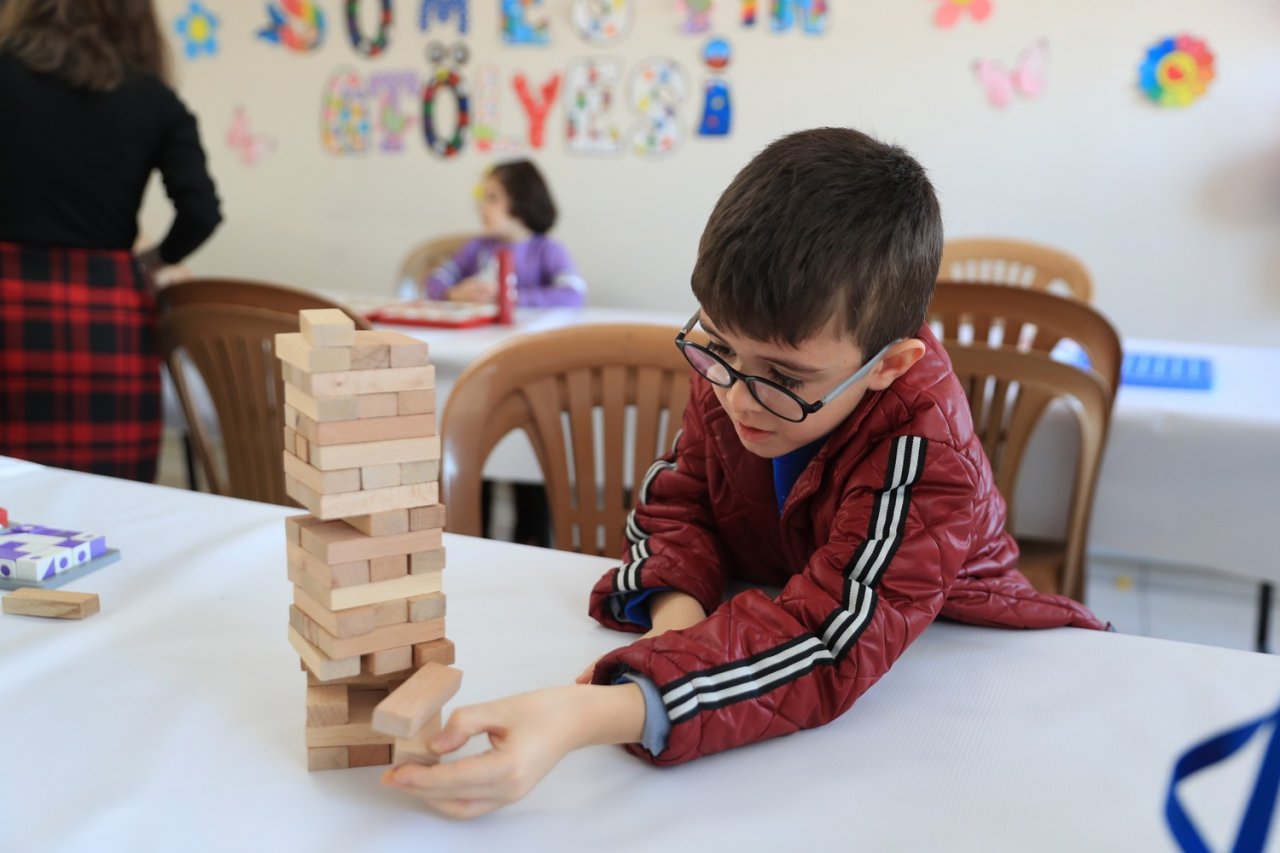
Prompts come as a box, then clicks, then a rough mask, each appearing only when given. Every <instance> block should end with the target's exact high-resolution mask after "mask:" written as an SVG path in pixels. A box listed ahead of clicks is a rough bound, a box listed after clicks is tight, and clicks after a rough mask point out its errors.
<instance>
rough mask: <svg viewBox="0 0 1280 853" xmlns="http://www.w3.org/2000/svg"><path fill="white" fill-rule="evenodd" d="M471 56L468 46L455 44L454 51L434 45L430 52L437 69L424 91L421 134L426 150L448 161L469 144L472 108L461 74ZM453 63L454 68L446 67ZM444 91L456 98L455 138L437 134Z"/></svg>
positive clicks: (434, 68) (433, 43) (433, 70)
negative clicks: (438, 103)
mask: <svg viewBox="0 0 1280 853" xmlns="http://www.w3.org/2000/svg"><path fill="white" fill-rule="evenodd" d="M468 55H469V54H468V53H467V48H466V46H465V45H462V44H455V45H454V46H453V49H452V50H446V49H445V47H444V46H443V45H441V44H438V43H436V42H432V43H431V44H430V45H429V46H428V48H427V58H428V59H429V60H430V61H431V64H432V65H433V66H434V67H433V68H432V70H431V75H430V78H429V79H428V81H427V84H426V85H425V86H423V87H422V134H423V136H424V137H425V138H426V140H427V147H428V148H430V149H431V150H432V151H433V152H434V153H435V154H436V155H438V156H440V157H443V158H445V159H448V158H450V157H456V156H458V155H459V154H460V153H462V149H463V148H464V147H465V146H466V144H467V128H468V127H469V126H470V124H471V107H470V101H469V100H468V98H467V90H466V88H465V87H464V86H463V82H462V75H461V74H460V73H459V70H460V68H461V66H462V65H464V64H465V63H466V61H467V58H468ZM450 60H452V62H453V67H450V66H449V65H447V64H446V63H447V62H448V61H450ZM445 90H448V91H449V93H450V94H452V95H453V98H454V102H455V104H456V106H457V118H456V119H455V124H454V128H453V134H452V135H451V136H449V137H445V136H443V135H441V134H439V133H437V131H436V122H435V113H436V98H437V97H439V96H440V94H441V93H442V92H443V91H445Z"/></svg>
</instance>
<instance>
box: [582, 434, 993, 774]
mask: <svg viewBox="0 0 1280 853" xmlns="http://www.w3.org/2000/svg"><path fill="white" fill-rule="evenodd" d="M947 457H950V458H947ZM940 460H941V461H940ZM975 477H976V472H974V471H973V470H972V469H971V468H970V466H969V465H968V464H967V463H965V461H964V460H962V459H959V458H957V454H956V453H955V451H954V450H952V449H951V448H949V447H946V446H943V445H940V444H930V443H929V442H927V441H926V440H925V439H923V438H921V437H913V436H899V437H897V438H894V439H892V440H888V441H885V442H884V444H883V446H882V447H881V448H879V449H878V450H877V451H876V452H873V453H872V454H870V455H869V456H868V459H867V461H866V462H865V463H864V464H863V465H862V466H861V468H860V469H859V470H858V471H855V472H854V475H853V477H852V478H851V479H850V481H849V486H848V488H847V490H846V492H845V495H844V498H843V502H842V505H841V507H840V509H839V510H838V512H837V514H836V518H835V520H834V522H833V524H832V529H831V531H830V537H829V540H828V541H827V542H826V543H825V544H824V545H822V546H821V547H820V548H819V549H818V550H817V551H816V552H815V553H814V554H813V555H812V556H811V557H810V559H809V561H808V563H807V565H806V566H805V567H804V570H803V571H802V572H801V573H800V574H798V575H796V576H795V577H793V578H792V579H791V581H790V582H789V583H788V584H787V585H786V587H785V588H784V589H783V591H782V593H781V594H780V595H779V596H778V598H777V600H776V601H774V600H771V599H769V597H768V596H766V595H765V594H764V593H762V592H760V591H759V590H750V591H747V592H745V593H742V594H740V595H738V596H736V597H734V598H733V599H732V600H730V601H728V602H726V603H725V604H724V605H723V606H722V607H720V608H719V609H718V610H716V611H715V612H714V613H712V615H711V616H709V617H708V618H707V619H706V620H704V621H702V622H701V623H699V624H697V625H695V626H693V627H691V628H688V629H686V630H683V631H673V632H668V633H666V634H663V635H661V636H656V637H652V638H648V639H643V640H640V641H637V642H635V643H632V644H631V645H630V646H627V647H625V648H622V649H619V650H616V651H614V652H611V653H609V654H607V655H605V656H604V657H603V658H601V659H600V661H599V662H598V663H597V665H596V670H595V673H594V679H593V680H594V681H595V682H596V683H606V684H607V683H611V682H612V681H613V680H614V678H616V677H617V674H618V673H619V672H621V671H634V672H638V673H640V674H641V675H644V676H647V677H648V678H650V679H651V680H652V681H653V682H654V683H655V684H656V685H658V688H659V690H660V692H661V693H662V696H663V703H664V706H665V708H666V711H667V714H668V716H669V718H670V720H671V723H672V728H671V732H670V739H669V741H668V746H667V749H666V750H664V751H663V752H662V753H661V754H660V755H658V756H650V755H649V754H648V753H647V752H646V751H644V750H642V749H639V748H637V747H635V746H632V747H629V748H630V749H631V750H632V751H633V752H635V753H636V754H637V755H640V756H642V757H644V758H647V759H649V760H652V761H655V762H656V763H660V764H676V763H680V762H683V761H688V760H690V759H692V758H696V757H698V756H700V755H705V754H708V753H713V752H719V751H721V750H725V749H730V748H732V747H735V746H740V745H742V744H746V743H752V742H755V741H760V740H765V739H767V738H771V737H777V736H780V735H784V734H790V733H791V732H794V731H797V730H799V729H803V728H812V727H815V726H820V725H823V724H825V723H827V722H829V721H831V720H832V719H834V718H836V717H838V716H839V715H840V714H842V713H844V711H845V710H847V709H848V708H849V706H850V705H852V704H853V701H854V700H855V699H856V698H857V697H858V696H859V695H861V694H862V693H863V692H864V691H865V690H866V689H867V688H868V687H870V686H871V685H872V684H874V683H875V682H876V681H877V680H878V679H879V678H880V676H882V675H883V674H884V673H885V672H886V671H888V669H889V667H890V666H891V665H892V664H893V662H894V661H895V660H897V658H898V657H899V656H900V655H901V654H902V652H903V651H905V650H906V648H907V646H909V645H910V644H911V642H912V641H913V640H915V638H916V637H917V636H919V634H920V632H921V631H923V630H924V629H925V627H926V626H927V625H928V624H929V623H930V622H932V621H933V619H934V618H935V617H936V616H937V614H938V611H939V609H940V608H941V607H942V604H943V601H944V599H945V597H946V593H947V590H948V589H949V588H950V586H951V584H952V583H953V582H954V580H955V577H956V573H957V572H958V571H959V568H960V566H961V564H962V563H963V560H964V558H965V555H966V553H967V552H968V550H969V537H970V533H971V522H972V519H973V512H972V498H973V494H974V488H973V480H974V478H975Z"/></svg>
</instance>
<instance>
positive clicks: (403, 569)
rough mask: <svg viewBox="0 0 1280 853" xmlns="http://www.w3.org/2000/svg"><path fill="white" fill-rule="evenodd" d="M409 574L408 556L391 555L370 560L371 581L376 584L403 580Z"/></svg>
mask: <svg viewBox="0 0 1280 853" xmlns="http://www.w3.org/2000/svg"><path fill="white" fill-rule="evenodd" d="M407 574H409V555H408V554H391V555H389V556H386V557H374V558H372V559H371V560H369V580H371V581H373V582H375V583H376V582H378V581H389V580H391V579H392V578H402V577H404V576H405V575H407Z"/></svg>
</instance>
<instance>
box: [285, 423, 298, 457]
mask: <svg viewBox="0 0 1280 853" xmlns="http://www.w3.org/2000/svg"><path fill="white" fill-rule="evenodd" d="M297 446H298V432H297V430H295V429H293V428H291V427H290V426H289V425H288V424H285V425H284V449H285V452H286V453H293V452H294V449H295V448H296V447H297Z"/></svg>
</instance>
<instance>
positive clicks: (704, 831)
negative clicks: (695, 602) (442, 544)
mask: <svg viewBox="0 0 1280 853" xmlns="http://www.w3.org/2000/svg"><path fill="white" fill-rule="evenodd" d="M0 506H6V507H8V508H9V510H10V512H11V513H12V515H13V517H14V518H15V519H19V520H25V521H31V522H39V523H43V524H47V525H56V526H61V527H69V528H75V529H83V530H92V531H100V532H104V533H106V534H107V536H108V540H109V542H110V543H111V544H112V545H113V546H115V547H118V548H120V549H121V551H122V554H123V559H122V560H121V561H120V562H119V563H116V564H115V565H112V566H109V567H107V568H105V569H103V570H101V571H99V572H96V573H94V574H91V575H89V576H87V577H86V578H84V579H82V580H81V581H79V582H77V583H76V584H75V585H74V586H75V588H76V589H78V590H80V591H85V592H96V593H98V594H99V595H100V596H101V600H102V611H101V612H100V613H99V614H97V615H94V616H92V617H90V618H88V619H86V620H84V621H82V622H63V621H56V620H42V619H36V618H31V617H20V616H11V615H0V719H3V720H4V724H3V725H0V757H2V758H0V761H2V763H0V768H3V769H2V770H0V778H3V780H4V792H3V795H2V796H0V833H2V834H0V838H2V839H3V841H0V848H3V849H5V850H13V851H29V850H86V851H87V850H93V851H102V850H130V851H132V850H140V849H146V850H161V849H163V850H210V851H213V850H216V851H225V850H306V851H328V850H333V851H344V853H345V851H354V850H360V851H365V850H458V851H477V850H483V851H491V850H557V851H564V850H590V851H593V853H594V851H600V850H656V849H670V850H693V849H698V850H726V849H743V850H789V849H797V848H802V847H803V848H808V847H811V846H816V845H824V846H825V847H826V848H827V849H834V850H848V849H860V850H877V851H878V850H949V851H951V850H958V851H965V850H974V851H991V850H1036V851H1057V850H1062V851H1079V850H1126V851H1128V850H1160V849H1170V847H1171V844H1170V836H1169V835H1168V833H1167V831H1166V829H1165V826H1164V822H1163V817H1162V809H1163V801H1164V793H1165V787H1166V785H1167V782H1168V776H1169V772H1170V769H1171V767H1172V764H1173V761H1174V759H1175V757H1176V756H1177V755H1178V753H1179V752H1180V751H1181V750H1183V749H1185V748H1186V747H1188V746H1190V745H1191V744H1192V743H1193V742H1195V741H1197V740H1199V739H1202V738H1204V737H1205V736H1206V735H1208V734H1210V733H1211V732H1213V731H1216V730H1218V729H1220V728H1223V727H1227V726H1230V725H1232V724H1234V723H1236V722H1239V721H1241V720H1244V719H1247V718H1249V717H1251V716H1254V715H1256V714H1258V713H1260V712H1261V711H1263V710H1264V709H1265V708H1266V707H1267V706H1268V704H1269V703H1273V702H1275V700H1276V698H1277V691H1276V685H1277V684H1278V683H1280V659H1277V658H1275V657H1271V656H1265V655H1258V654H1252V653H1247V652H1238V651H1231V650H1226V649H1219V648H1211V647H1202V646H1194V645H1188V644H1181V643H1173V642H1168V641H1160V640H1151V639H1144V638H1138V637H1129V636H1123V635H1118V634H1102V633H1095V632H1088V631H1078V630H1071V629H1063V630H1056V631H1046V632H1031V633H1021V632H1006V631H997V630H987V629H978V628H969V627H962V626H956V625H946V624H939V625H935V626H933V627H931V628H930V629H928V631H926V632H925V634H924V636H923V637H922V639H921V640H920V641H919V642H917V643H916V644H915V645H914V646H913V647H912V648H911V649H909V650H908V651H907V653H906V654H905V655H904V656H903V658H902V659H901V660H900V661H899V662H898V664H897V665H896V666H895V667H894V668H893V670H891V671H890V672H889V673H888V674H887V675H886V676H885V677H884V678H883V679H882V680H881V682H880V683H879V684H877V685H876V686H875V687H874V688H872V689H871V691H870V692H869V693H867V694H866V695H865V696H864V697H863V698H862V699H861V700H859V702H858V703H857V704H856V705H855V707H854V708H853V710H851V711H850V712H849V713H848V714H846V715H845V716H844V717H842V718H841V719H839V720H837V721H836V722H834V723H833V724H831V725H829V726H827V727H825V728H822V729H818V730H814V731H810V732H805V733H801V734H798V735H796V736H793V737H789V738H783V739H780V740H776V741H772V742H768V743H764V744H759V745H757V746H754V747H749V748H745V749H741V750H736V751H733V752H730V753H725V754H722V755H718V756H714V757H711V758H708V759H705V760H702V761H699V762H695V763H694V764H690V765H686V766H684V767H681V768H676V769H670V770H657V769H652V768H650V767H648V766H647V765H645V764H643V763H641V762H639V761H637V760H636V759H634V758H631V757H629V756H627V755H626V754H625V753H623V752H622V751H621V750H619V749H615V748H595V749H589V750H584V751H581V752H579V753H576V754H574V755H572V756H570V757H569V758H568V759H566V760H565V761H564V762H563V763H562V764H561V765H560V766H558V767H557V768H556V769H555V770H553V771H552V773H551V775H550V776H548V778H547V779H546V780H544V782H543V784H542V785H540V786H539V787H538V788H537V789H536V790H535V791H534V792H533V793H532V794H531V795H530V796H529V797H528V798H527V799H526V800H524V801H522V802H521V803H519V804H517V805H516V806H514V807H512V808H510V809H507V810H505V811H503V812H500V813H498V814H495V815H493V816H490V817H488V818H485V819H482V820H479V821H476V822H471V823H454V822H450V821H446V820H443V819H439V818H437V817H434V816H432V815H431V814H429V813H427V812H425V811H423V810H422V809H421V808H420V807H419V806H418V804H417V803H416V801H415V800H413V799H412V798H409V797H407V796H406V795H404V794H402V793H400V792H395V791H391V790H387V789H384V788H381V787H380V786H379V785H378V783H377V781H376V780H377V777H378V774H379V773H380V772H381V771H380V769H378V768H362V769H356V770H345V771H333V772H325V773H308V772H307V770H306V758H305V751H304V747H303V720H304V710H303V705H304V699H303V683H304V682H303V676H302V674H301V673H300V672H299V670H298V663H297V658H296V657H295V655H294V654H293V652H292V650H291V649H290V647H289V644H288V642H287V641H286V640H285V626H286V624H287V611H288V604H289V600H290V588H289V584H288V582H287V581H286V580H285V555H284V551H285V549H284V530H283V524H282V523H281V519H282V518H283V517H284V516H286V515H288V514H289V511H288V510H286V509H283V508H281V507H275V506H269V505H262V504H253V503H249V502H244V501H235V500H229V499H224V498H216V497H212V496H209V495H202V494H195V493H190V492H181V491H173V490H169V489H165V488H162V487H156V486H145V485H139V484H133V483H125V482H120V481H113V480H107V479H104V478H99V477H92V476H87V475H82V474H73V473H68V472H62V471H56V470H50V469H41V468H39V467H36V466H31V465H28V464H26V463H18V462H14V461H12V460H6V459H3V458H0ZM446 546H447V548H448V554H449V565H448V568H447V570H446V574H445V578H446V580H445V590H446V592H447V593H448V598H449V614H448V633H449V636H450V637H451V638H452V639H453V640H454V641H455V642H456V643H457V647H458V665H459V667H460V668H462V669H463V670H464V672H465V677H464V680H463V685H462V690H461V692H460V693H459V695H458V697H457V701H458V702H463V703H466V702H474V701H478V700H484V699H489V698H492V697H496V696H499V695H503V694H506V693H510V692H513V691H520V690H525V689H530V688H534V687H538V686H541V685H546V684H551V683H563V682H567V681H568V680H569V679H571V678H572V677H573V675H575V674H576V673H577V672H579V671H580V670H581V668H582V666H583V665H584V663H585V662H586V661H588V660H590V659H592V658H593V657H594V656H595V655H597V654H599V653H601V652H603V651H605V650H606V649H608V648H610V647H611V646H613V645H615V644H617V643H620V642H621V641H622V640H623V639H624V638H623V637H622V636H620V635H618V634H614V633H612V632H609V631H606V630H604V629H603V628H600V627H599V626H597V625H595V624H594V623H593V622H591V621H590V620H589V619H588V618H587V617H586V615H585V613H584V610H585V603H586V596H587V590H588V588H589V586H590V584H591V583H592V581H593V580H594V578H595V577H596V576H597V574H598V573H599V572H600V571H601V570H602V569H603V568H605V567H606V566H607V565H608V563H607V561H604V560H599V559H595V558H590V557H581V556H576V555H571V554H565V553H561V552H554V551H542V550H538V549H532V548H524V547H521V546H516V545H506V544H502V543H496V542H488V541H483V540H473V539H466V538H462V537H454V536H451V537H447V538H446ZM1256 765H1257V753H1256V751H1249V750H1247V751H1246V752H1245V753H1244V754H1243V755H1242V756H1240V757H1239V758H1238V759H1235V760H1233V761H1232V763H1231V764H1230V765H1228V766H1225V767H1224V768H1222V769H1220V770H1214V771H1212V772H1210V773H1206V774H1205V775H1204V778H1203V779H1199V780H1191V782H1190V784H1188V785H1186V792H1185V798H1186V800H1187V802H1188V805H1189V808H1190V809H1191V811H1192V812H1193V814H1194V815H1195V817H1196V819H1197V820H1198V821H1199V822H1200V823H1201V825H1202V827H1203V828H1204V829H1205V831H1206V832H1207V834H1208V836H1209V838H1210V840H1211V843H1212V844H1213V845H1214V846H1215V848H1216V849H1221V848H1222V847H1223V846H1224V845H1225V844H1226V839H1228V838H1229V837H1230V836H1231V833H1232V832H1233V831H1234V826H1235V820H1236V818H1237V816H1238V813H1239V811H1240V809H1241V807H1242V803H1243V801H1244V800H1243V798H1244V795H1245V794H1244V792H1245V786H1246V785H1247V784H1248V783H1249V782H1250V780H1251V779H1252V775H1253V773H1254V772H1255V770H1256ZM1274 835H1275V833H1273V838H1274Z"/></svg>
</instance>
